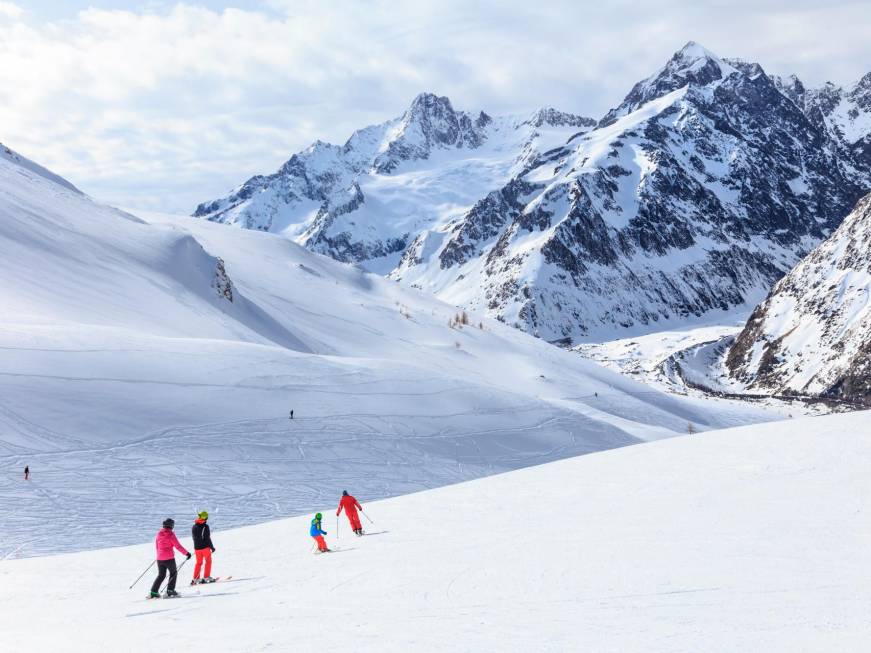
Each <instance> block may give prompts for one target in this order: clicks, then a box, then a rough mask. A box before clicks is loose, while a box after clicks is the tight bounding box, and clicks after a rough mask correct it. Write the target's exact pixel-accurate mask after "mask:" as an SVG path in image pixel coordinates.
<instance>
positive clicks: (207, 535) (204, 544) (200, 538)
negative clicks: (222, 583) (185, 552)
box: [191, 510, 215, 585]
mask: <svg viewBox="0 0 871 653" xmlns="http://www.w3.org/2000/svg"><path fill="white" fill-rule="evenodd" d="M208 520H209V513H208V512H206V511H205V510H203V511H202V512H201V513H199V514H198V515H197V520H196V521H195V522H194V525H193V528H191V537H193V539H194V553H195V554H196V556H197V562H196V565H195V566H194V579H193V580H192V581H191V585H197V584H200V583H214V582H215V579H214V578H212V554H213V553H214V552H215V545H214V544H212V531H211V529H210V528H209V525H208V523H206V522H208ZM203 562H205V564H206V568H205V571H204V572H203V578H202V579H200V568H202V566H203Z"/></svg>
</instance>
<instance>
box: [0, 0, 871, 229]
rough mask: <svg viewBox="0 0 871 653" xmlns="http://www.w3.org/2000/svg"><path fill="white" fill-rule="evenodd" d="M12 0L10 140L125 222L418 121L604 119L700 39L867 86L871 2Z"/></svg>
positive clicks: (6, 29)
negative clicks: (408, 118) (413, 113)
mask: <svg viewBox="0 0 871 653" xmlns="http://www.w3.org/2000/svg"><path fill="white" fill-rule="evenodd" d="M689 4H690V3H686V2H684V1H683V0H680V1H679V0H659V1H658V2H645V1H644V0H631V1H624V0H607V1H606V2H603V1H601V0H596V1H595V2H587V1H585V0H525V1H515V0H500V1H498V2H497V1H495V0H492V1H491V0H474V1H472V2H470V1H469V0H437V1H435V2H430V1H429V0H415V2H404V1H400V0H394V1H393V2H387V1H381V0H348V1H347V2H340V1H331V0H227V1H219V0H199V1H194V0H190V1H188V2H170V1H158V0H151V1H148V0H126V1H125V0H114V1H113V0H63V1H62V2H59V1H58V0H0V127H2V128H0V141H2V142H3V143H5V144H6V145H8V146H9V147H12V148H13V149H15V150H18V151H19V152H21V153H22V154H24V155H25V156H29V157H30V158H32V159H34V160H36V161H37V162H39V163H41V164H43V165H46V166H48V167H50V168H52V169H53V170H55V171H56V172H59V173H60V174H62V175H64V176H65V177H67V178H68V179H70V180H71V181H72V182H73V183H75V184H77V185H78V186H79V187H80V188H82V189H83V190H84V191H86V192H88V193H90V194H92V195H94V196H96V197H99V198H101V199H105V200H108V201H111V202H114V203H117V204H120V205H123V206H131V207H141V208H154V209H158V210H167V211H177V212H185V213H189V212H190V211H191V210H192V209H193V208H194V206H195V205H196V204H197V203H198V202H200V201H204V200H208V199H212V198H214V197H216V196H219V195H223V194H224V193H225V192H226V191H227V190H229V189H230V188H231V187H233V186H235V185H237V184H239V183H240V182H242V181H244V180H245V179H246V178H247V177H249V176H251V175H252V174H256V173H268V172H271V171H273V170H275V169H276V168H277V167H278V166H279V165H280V164H281V163H282V162H283V161H284V160H286V159H287V158H288V157H289V156H290V154H292V153H293V152H295V151H297V150H299V149H301V148H303V147H305V146H306V145H308V144H309V143H310V142H312V141H313V140H316V139H321V140H327V141H332V142H344V140H345V139H346V138H347V137H348V136H349V135H350V134H351V132H352V131H353V130H354V129H357V128H359V127H362V126H365V125H367V124H371V123H374V122H380V121H383V120H386V119H388V118H391V117H394V116H397V115H399V114H401V113H402V111H403V109H404V108H405V107H406V106H407V105H408V103H409V102H410V101H411V100H412V98H413V97H414V96H415V95H416V94H417V93H419V92H421V91H432V92H436V93H439V94H443V95H447V96H449V97H450V98H451V100H452V102H453V104H454V106H455V107H456V108H460V109H469V110H478V109H484V110H486V111H487V112H489V113H494V114H495V113H508V112H511V113H515V112H525V111H531V110H534V109H535V108H537V107H540V106H555V107H557V108H560V109H562V110H566V111H572V112H575V113H582V114H586V115H590V116H593V117H600V116H601V115H602V114H603V113H604V112H605V111H606V110H607V109H608V108H609V107H610V106H611V105H613V104H616V103H617V102H619V100H620V99H622V97H623V96H624V95H625V94H626V93H627V92H628V90H629V88H630V87H631V86H632V84H633V83H634V82H636V81H637V80H639V79H641V78H643V77H646V76H648V75H649V74H651V73H652V72H654V71H655V70H656V69H657V68H658V67H659V66H661V65H662V64H663V63H664V62H665V61H666V60H667V59H668V57H669V56H670V55H671V53H673V52H674V51H675V50H677V49H679V48H680V47H681V46H682V45H683V44H684V43H685V42H686V41H688V40H691V39H692V40H696V41H698V42H700V43H702V44H703V45H705V46H706V47H707V48H709V49H711V50H713V51H714V52H716V53H718V54H720V55H721V56H724V57H732V56H737V57H741V58H744V59H749V60H754V61H758V62H759V63H761V64H762V65H763V67H765V69H766V70H768V71H769V72H773V73H778V74H789V73H792V72H794V73H796V74H798V75H799V77H801V78H802V79H803V80H805V82H806V83H809V84H819V83H822V82H824V81H826V80H831V81H834V82H836V83H840V84H846V83H849V82H851V81H854V80H856V79H858V78H859V77H860V76H861V75H862V74H864V73H866V72H868V71H869V70H871V39H869V38H868V33H867V30H868V25H869V24H871V8H869V7H871V5H869V2H868V1H867V0H863V1H861V2H837V1H833V2H829V3H819V2H805V1H804V0H791V1H789V2H786V1H781V0H754V1H747V0H729V1H726V0H707V1H703V0H697V1H696V2H695V3H693V6H692V7H691V8H688V7H687V6H686V5H689Z"/></svg>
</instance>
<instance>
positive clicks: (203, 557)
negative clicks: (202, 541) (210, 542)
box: [194, 549, 212, 580]
mask: <svg viewBox="0 0 871 653" xmlns="http://www.w3.org/2000/svg"><path fill="white" fill-rule="evenodd" d="M194 553H195V554H196V556H197V564H196V565H195V566H194V580H196V579H197V578H199V577H200V567H202V566H203V561H205V563H206V569H205V573H204V574H203V577H204V578H209V577H210V576H211V575H212V550H211V549H197V550H196V551H194Z"/></svg>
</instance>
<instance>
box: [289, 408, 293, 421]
mask: <svg viewBox="0 0 871 653" xmlns="http://www.w3.org/2000/svg"><path fill="white" fill-rule="evenodd" d="M290 419H293V409H291V411H290Z"/></svg>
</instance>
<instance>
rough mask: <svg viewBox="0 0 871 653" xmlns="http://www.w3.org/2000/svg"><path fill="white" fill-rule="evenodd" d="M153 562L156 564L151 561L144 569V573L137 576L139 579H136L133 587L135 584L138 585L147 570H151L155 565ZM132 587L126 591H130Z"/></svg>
mask: <svg viewBox="0 0 871 653" xmlns="http://www.w3.org/2000/svg"><path fill="white" fill-rule="evenodd" d="M155 562H156V561H155V560H152V561H151V564H150V565H148V566H147V567H146V568H145V571H143V572H142V573H141V574H139V578H137V579H136V580H134V581H133V585H136V583H138V582H139V581H140V580H142V577H143V576H144V575H145V574H147V573H148V570H149V569H151V568H152V567H153V566H154V563H155ZM133 585H131V586H130V587H129V588H128V589H131V590H132V589H133Z"/></svg>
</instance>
